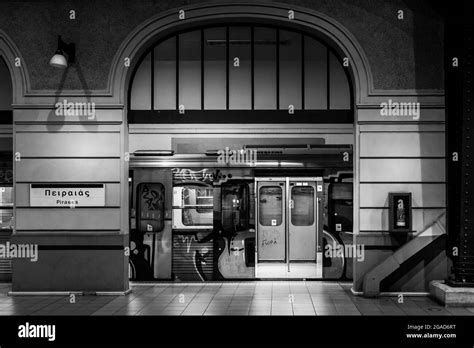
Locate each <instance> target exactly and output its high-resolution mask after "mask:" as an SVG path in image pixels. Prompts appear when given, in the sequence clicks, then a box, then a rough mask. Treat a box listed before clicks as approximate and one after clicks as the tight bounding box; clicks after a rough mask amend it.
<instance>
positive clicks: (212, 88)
mask: <svg viewBox="0 0 474 348" xmlns="http://www.w3.org/2000/svg"><path fill="white" fill-rule="evenodd" d="M226 42H227V41H226V29H225V28H212V29H205V30H204V109H206V110H216V109H217V110H225V109H226V97H227V96H226V88H227V86H226Z"/></svg>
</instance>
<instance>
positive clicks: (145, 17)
mask: <svg viewBox="0 0 474 348" xmlns="http://www.w3.org/2000/svg"><path fill="white" fill-rule="evenodd" d="M119 3H120V5H119V4H115V3H114V4H113V5H112V3H111V2H103V3H102V2H95V1H86V2H80V3H79V2H74V1H71V2H62V3H60V4H59V3H56V2H48V1H46V2H38V3H33V2H18V3H15V6H14V7H13V6H7V5H6V3H2V4H0V57H1V60H0V76H1V78H0V91H1V96H0V115H1V116H2V121H1V122H0V123H1V128H0V129H1V138H0V145H1V146H2V148H1V153H2V162H1V163H2V169H1V170H2V174H3V175H2V181H3V183H2V186H3V188H2V195H1V197H2V207H1V209H2V215H1V218H2V221H1V222H2V230H1V231H0V238H1V240H0V241H1V243H3V244H4V245H7V243H8V245H9V246H8V250H12V249H11V248H12V246H15V247H24V248H28V247H29V246H31V247H32V248H33V247H37V260H36V261H32V258H31V257H30V258H28V257H19V255H17V256H15V255H11V254H10V255H7V256H10V257H3V258H2V259H0V265H1V266H2V268H1V269H0V273H1V275H0V276H1V277H2V279H3V280H6V281H11V282H12V293H13V294H15V293H17V294H22V293H30V292H47V293H49V292H51V293H54V292H84V293H91V292H95V293H98V294H101V293H104V294H107V293H127V292H128V291H129V289H130V281H136V282H142V281H144V282H156V281H214V280H235V279H240V280H248V279H253V280H255V279H258V280H262V281H265V280H266V279H305V280H319V279H327V280H346V281H352V282H353V286H352V291H353V292H354V293H355V294H365V295H367V296H378V295H380V294H384V293H386V294H390V293H427V292H429V286H430V282H432V281H434V280H445V279H447V278H448V277H449V276H450V267H451V260H450V258H448V257H447V253H446V249H447V238H446V206H447V203H446V194H447V193H446V149H445V114H446V112H445V92H444V86H445V81H444V58H443V55H442V54H440V52H443V50H444V41H443V40H444V38H443V19H442V15H441V14H440V13H439V11H437V9H436V8H434V7H432V6H431V5H430V4H429V2H420V3H417V5H416V6H410V5H407V3H406V2H398V1H393V2H380V4H378V5H374V4H373V3H370V4H363V3H360V2H358V1H344V2H342V1H341V2H335V3H331V4H329V3H328V2H325V1H312V2H306V1H293V2H291V4H287V3H277V2H272V1H268V2H265V1H263V2H251V3H240V2H239V3H234V2H230V1H229V2H227V1H226V2H209V3H208V2H199V1H191V2H189V1H186V2H182V4H181V2H180V1H174V2H167V1H165V2H146V1H144V2H138V3H136V2H127V3H126V2H119ZM131 13H133V15H131ZM59 35H60V39H59V40H58V36H59ZM71 43H73V44H74V47H72V45H70V44H71ZM57 48H58V49H60V50H61V51H59V52H56V53H59V54H60V55H61V56H63V57H65V59H66V63H65V64H66V65H67V68H63V69H58V68H57V67H54V66H51V65H54V62H53V61H50V59H51V56H53V55H54V54H55V51H56V49H57ZM55 57H56V56H55ZM60 58H61V57H59V58H58V59H59V61H58V63H57V64H56V65H58V64H59V65H61V64H63V65H64V62H62V61H61V60H60ZM50 63H53V64H50ZM25 250H26V249H25Z"/></svg>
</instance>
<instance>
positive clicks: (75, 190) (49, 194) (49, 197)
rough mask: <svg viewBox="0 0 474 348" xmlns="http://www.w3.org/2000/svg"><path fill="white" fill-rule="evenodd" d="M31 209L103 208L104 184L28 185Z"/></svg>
mask: <svg viewBox="0 0 474 348" xmlns="http://www.w3.org/2000/svg"><path fill="white" fill-rule="evenodd" d="M30 206H32V207H103V206H105V185H104V184H60V185H51V184H48V185H42V184H30Z"/></svg>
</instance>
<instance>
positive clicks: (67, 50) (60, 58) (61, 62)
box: [49, 35, 76, 69]
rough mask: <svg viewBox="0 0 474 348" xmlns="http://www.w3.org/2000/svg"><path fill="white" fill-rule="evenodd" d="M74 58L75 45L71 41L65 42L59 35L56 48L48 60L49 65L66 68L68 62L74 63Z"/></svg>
mask: <svg viewBox="0 0 474 348" xmlns="http://www.w3.org/2000/svg"><path fill="white" fill-rule="evenodd" d="M75 58H76V46H75V45H74V44H73V43H70V44H66V43H65V42H64V41H63V40H61V35H59V36H58V49H57V51H56V53H55V54H54V56H53V57H52V58H51V60H50V61H49V65H51V66H53V67H55V68H60V69H66V68H67V67H68V63H74V61H75Z"/></svg>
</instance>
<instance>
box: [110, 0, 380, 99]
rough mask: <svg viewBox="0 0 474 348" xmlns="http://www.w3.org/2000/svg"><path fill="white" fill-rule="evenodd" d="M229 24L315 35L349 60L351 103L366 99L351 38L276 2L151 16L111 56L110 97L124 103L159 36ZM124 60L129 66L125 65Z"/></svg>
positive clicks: (326, 21)
mask: <svg viewBox="0 0 474 348" xmlns="http://www.w3.org/2000/svg"><path fill="white" fill-rule="evenodd" d="M290 10H291V11H294V19H291V20H290V19H289V18H288V17H289V11H290ZM179 11H184V16H185V19H184V20H180V19H179ZM232 21H239V22H242V21H254V22H255V21H258V22H269V23H273V24H278V22H280V23H282V22H284V23H285V24H286V25H291V26H293V27H295V28H298V29H300V30H302V31H306V32H308V33H311V34H312V35H315V36H319V37H320V38H321V39H322V40H324V41H326V42H327V43H328V44H329V45H332V47H333V48H334V49H335V50H337V51H338V52H339V53H340V54H341V56H343V57H348V58H349V61H350V74H351V78H352V80H353V81H352V84H353V86H354V94H355V95H354V101H355V103H356V104H358V103H361V102H362V101H364V100H365V99H366V98H367V97H368V94H369V91H370V90H371V86H372V74H371V71H370V68H369V64H368V60H367V58H366V56H365V54H364V52H363V50H362V48H361V46H360V45H359V44H358V43H357V40H356V39H355V37H354V36H353V35H352V34H351V33H350V32H349V31H348V30H347V29H345V28H344V27H343V26H342V25H341V24H340V23H338V22H337V21H335V20H334V19H332V18H330V17H328V16H326V15H324V14H322V13H319V12H316V11H313V10H308V9H305V8H301V7H293V6H288V5H285V4H278V3H265V4H263V3H260V4H259V3H255V4H253V3H252V4H231V3H228V4H201V5H193V6H186V7H183V8H176V9H174V10H170V11H167V12H164V13H161V14H159V15H157V16H154V17H152V18H151V19H149V20H148V21H146V22H145V23H143V24H142V25H140V26H139V27H138V28H136V29H135V30H134V31H133V32H132V33H131V34H130V35H129V36H128V37H127V38H126V40H125V41H124V42H123V43H122V45H121V46H120V48H119V50H118V52H117V54H116V55H115V57H114V60H113V63H112V67H111V72H110V74H109V86H110V89H111V92H112V95H113V96H114V98H115V99H116V100H119V102H120V103H121V104H122V103H126V91H127V90H128V84H129V80H130V75H131V72H132V71H133V67H134V65H135V64H136V62H137V61H138V60H139V58H140V57H141V56H142V54H143V53H144V51H145V50H146V49H147V48H148V47H150V46H151V45H152V44H153V43H155V42H156V41H157V40H159V39H160V38H162V37H163V36H165V35H167V34H169V33H171V32H174V31H179V30H183V29H187V28H192V27H193V26H197V25H203V24H211V23H229V22H232ZM128 60H129V62H130V65H129V66H127V65H126V62H127V61H128Z"/></svg>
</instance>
